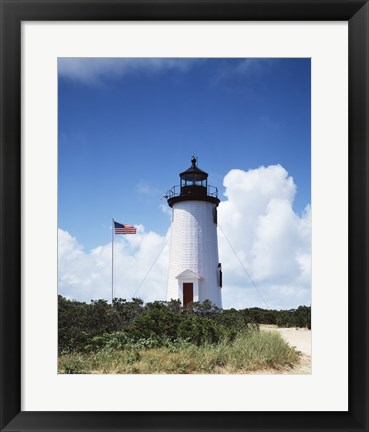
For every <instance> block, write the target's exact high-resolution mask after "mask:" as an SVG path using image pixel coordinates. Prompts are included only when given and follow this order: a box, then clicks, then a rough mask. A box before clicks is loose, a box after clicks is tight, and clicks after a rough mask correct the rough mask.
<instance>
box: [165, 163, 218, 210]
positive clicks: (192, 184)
mask: <svg viewBox="0 0 369 432" xmlns="http://www.w3.org/2000/svg"><path fill="white" fill-rule="evenodd" d="M179 178H180V185H179V186H173V187H172V188H171V189H170V190H169V191H168V192H167V195H166V197H167V199H168V204H169V206H170V207H173V204H175V203H177V202H180V201H186V200H195V201H208V202H211V203H213V204H216V206H218V204H219V202H220V201H219V199H218V189H217V188H216V187H214V186H211V185H208V173H207V172H205V171H203V170H201V169H200V168H199V167H198V166H197V159H196V158H195V156H192V159H191V166H190V168H188V169H187V170H186V171H183V172H181V173H180V174H179Z"/></svg>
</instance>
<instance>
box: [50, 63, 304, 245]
mask: <svg viewBox="0 0 369 432" xmlns="http://www.w3.org/2000/svg"><path fill="white" fill-rule="evenodd" d="M59 61H60V60H59ZM66 61H68V60H64V62H66ZM125 61H126V62H127V60H124V59H114V60H112V63H111V64H112V66H111V69H112V70H113V71H114V70H115V69H116V67H115V66H114V64H113V63H114V62H116V64H119V63H123V62H125ZM128 61H129V60H128ZM60 62H61V63H62V64H63V60H61V61H60ZM98 62H99V59H87V60H85V61H84V64H83V63H82V66H80V67H85V68H90V67H91V64H95V65H96V64H98ZM178 62H181V60H180V59H179V60H178ZM182 62H183V63H185V64H186V66H185V67H181V66H179V67H175V66H174V67H170V66H169V67H166V66H165V65H163V66H162V67H155V66H153V65H150V64H145V63H146V62H145V60H142V64H141V65H140V64H138V65H136V66H135V67H132V68H126V69H127V70H126V71H125V70H124V68H123V71H122V72H121V73H119V72H115V73H113V72H112V73H111V74H109V70H108V68H107V71H105V73H104V74H99V75H98V74H96V77H92V78H90V79H88V80H86V79H85V80H84V79H83V78H82V79H75V78H74V79H73V78H71V77H69V76H68V75H67V74H66V73H65V74H63V73H60V74H59V91H58V100H59V110H58V112H59V140H58V144H59V172H58V181H59V184H58V187H59V206H58V216H59V226H60V227H62V228H63V229H66V230H68V231H70V232H72V233H74V235H77V236H78V238H79V240H80V241H81V243H82V244H83V245H84V246H85V248H87V249H90V248H93V247H95V246H96V245H98V244H101V243H102V242H104V241H108V240H109V238H110V235H111V231H110V224H111V218H112V217H114V218H115V219H116V220H118V221H120V222H123V223H129V224H132V225H134V224H143V225H144V226H145V227H146V228H147V229H152V230H155V231H157V232H159V233H162V234H163V233H164V232H165V231H166V230H167V228H168V219H167V218H166V217H164V216H163V212H162V210H161V209H160V207H159V205H160V204H165V201H164V200H162V201H160V198H161V196H162V195H163V194H164V193H165V192H166V190H167V189H169V188H170V187H171V186H173V185H175V184H178V173H179V172H181V171H182V170H184V169H186V168H187V167H189V166H190V158H191V155H192V154H195V155H196V156H197V157H198V158H199V166H200V167H201V168H202V169H204V170H205V171H207V172H208V173H209V176H210V177H209V182H210V183H211V184H213V185H215V186H218V188H219V191H220V192H222V190H223V187H222V181H223V177H224V175H225V174H226V173H227V172H228V171H229V170H230V169H232V168H240V169H244V170H247V169H250V168H257V167H259V166H260V165H270V164H276V163H279V164H281V165H282V166H283V167H284V168H285V169H286V170H287V171H288V173H289V174H290V175H291V176H292V177H293V178H294V180H295V183H296V185H297V188H298V193H297V195H296V200H295V203H294V208H295V210H296V211H298V212H299V211H301V210H302V209H303V208H304V207H305V206H306V204H308V203H309V202H310V59H203V60H197V61H196V60H194V61H192V62H191V61H190V60H186V59H184V60H182ZM114 68H115V69H114ZM61 69H62V70H63V65H62V66H61ZM95 69H97V68H95Z"/></svg>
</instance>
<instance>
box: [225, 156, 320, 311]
mask: <svg viewBox="0 0 369 432" xmlns="http://www.w3.org/2000/svg"><path fill="white" fill-rule="evenodd" d="M224 186H225V187H226V192H225V195H226V197H227V198H228V200H226V201H223V202H221V204H220V205H219V223H220V225H221V227H222V229H223V231H224V233H225V235H226V236H227V238H228V239H229V241H230V243H231V245H232V247H233V249H234V250H235V253H236V254H237V255H238V257H239V258H240V260H241V262H242V263H243V265H244V266H245V268H246V269H247V271H248V273H249V274H250V276H251V278H252V280H253V281H254V283H255V285H256V286H257V287H258V289H259V290H260V292H261V293H262V295H263V297H264V298H265V300H266V302H267V303H268V304H269V306H271V307H276V308H279V307H281V308H286V307H295V306H298V305H299V304H310V292H311V265H310V262H311V211H310V206H307V208H306V210H305V212H304V214H303V215H298V214H296V213H295V212H294V210H293V207H292V205H293V201H294V198H295V194H296V185H295V183H294V181H293V179H292V177H289V176H288V173H287V171H286V170H285V169H284V168H283V167H281V166H280V165H274V166H269V167H260V168H258V169H255V170H250V171H247V172H245V171H242V170H232V171H230V172H229V173H228V174H227V175H226V177H225V178H224ZM219 250H220V257H221V260H223V270H224V286H225V288H224V291H223V302H224V306H225V307H231V306H233V300H232V299H234V298H236V299H237V305H238V307H247V306H251V305H257V306H260V307H265V304H264V302H263V300H262V299H261V297H260V296H259V294H258V293H257V291H256V290H255V288H254V287H253V285H252V283H251V281H250V279H249V278H248V276H247V274H246V273H245V271H244V270H243V269H242V267H241V265H240V263H239V261H238V259H237V257H236V255H235V253H234V252H233V251H232V249H231V247H230V246H229V244H228V243H227V241H226V239H225V238H224V236H223V235H222V232H220V235H219Z"/></svg>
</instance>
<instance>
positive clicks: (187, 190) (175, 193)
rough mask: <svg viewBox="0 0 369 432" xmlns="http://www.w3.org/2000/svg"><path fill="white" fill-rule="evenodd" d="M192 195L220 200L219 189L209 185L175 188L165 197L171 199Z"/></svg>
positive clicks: (178, 186)
mask: <svg viewBox="0 0 369 432" xmlns="http://www.w3.org/2000/svg"><path fill="white" fill-rule="evenodd" d="M204 192H206V193H204ZM190 195H207V196H210V197H214V198H218V188H217V187H215V186H211V185H207V187H206V188H205V187H204V186H182V187H181V186H180V185H177V186H173V187H172V188H171V189H169V190H168V192H167V193H166V194H165V195H164V198H166V199H170V198H174V197H179V196H190Z"/></svg>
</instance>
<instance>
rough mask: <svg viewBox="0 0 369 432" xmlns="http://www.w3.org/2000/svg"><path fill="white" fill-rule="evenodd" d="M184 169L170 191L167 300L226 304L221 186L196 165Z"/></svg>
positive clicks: (217, 304)
mask: <svg viewBox="0 0 369 432" xmlns="http://www.w3.org/2000/svg"><path fill="white" fill-rule="evenodd" d="M191 162H192V165H191V167H190V168H189V169H188V170H186V171H184V172H182V173H181V174H180V175H179V176H180V181H181V184H180V186H174V187H172V189H170V190H169V191H168V194H167V199H168V205H169V206H170V207H171V208H172V229H171V243H170V255H169V275H168V288H167V300H168V301H169V300H171V299H179V300H180V301H181V302H182V304H183V305H184V306H185V305H186V304H188V303H190V302H192V301H194V302H195V301H199V302H203V301H205V300H210V301H211V302H213V303H214V304H215V305H216V306H218V307H222V297H221V286H222V269H221V264H220V263H219V256H218V239H217V207H218V204H219V202H220V201H219V199H218V190H217V188H215V187H213V186H210V185H208V174H207V173H206V172H204V171H202V170H201V169H199V168H198V167H197V166H196V163H197V161H196V158H195V157H192V160H191Z"/></svg>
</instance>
